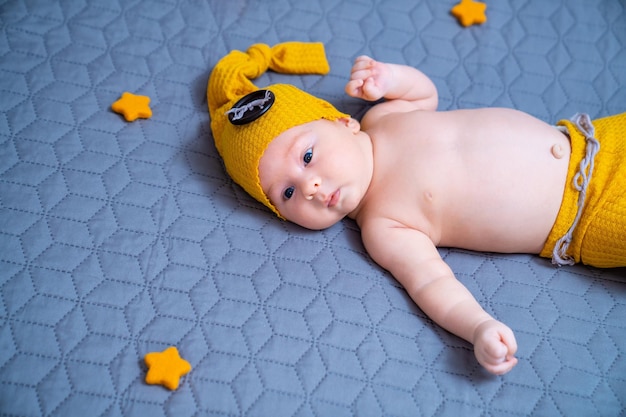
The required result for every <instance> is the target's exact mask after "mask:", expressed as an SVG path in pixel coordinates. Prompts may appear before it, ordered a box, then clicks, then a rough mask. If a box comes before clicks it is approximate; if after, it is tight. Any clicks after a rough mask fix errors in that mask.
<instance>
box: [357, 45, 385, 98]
mask: <svg viewBox="0 0 626 417" xmlns="http://www.w3.org/2000/svg"><path fill="white" fill-rule="evenodd" d="M391 72H392V71H391V69H390V68H389V66H388V65H386V64H385V63H383V62H378V61H375V60H373V59H372V58H370V57H368V56H365V55H363V56H360V57H358V58H357V59H356V60H355V61H354V65H353V66H352V73H351V74H350V81H348V84H346V93H347V94H348V95H350V96H352V97H356V98H362V99H365V100H369V101H375V100H378V99H380V98H383V97H384V96H385V94H386V93H387V92H388V91H389V83H390V81H391V78H392V74H391Z"/></svg>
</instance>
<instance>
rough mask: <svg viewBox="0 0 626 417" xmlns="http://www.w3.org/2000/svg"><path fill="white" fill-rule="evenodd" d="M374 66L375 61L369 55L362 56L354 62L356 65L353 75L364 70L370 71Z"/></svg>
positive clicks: (353, 66)
mask: <svg viewBox="0 0 626 417" xmlns="http://www.w3.org/2000/svg"><path fill="white" fill-rule="evenodd" d="M373 65H374V60H373V59H372V58H370V57H369V56H367V55H361V56H360V57H358V58H357V59H355V60H354V64H353V65H352V73H355V72H356V71H361V70H364V69H369V68H371V67H372V66H373Z"/></svg>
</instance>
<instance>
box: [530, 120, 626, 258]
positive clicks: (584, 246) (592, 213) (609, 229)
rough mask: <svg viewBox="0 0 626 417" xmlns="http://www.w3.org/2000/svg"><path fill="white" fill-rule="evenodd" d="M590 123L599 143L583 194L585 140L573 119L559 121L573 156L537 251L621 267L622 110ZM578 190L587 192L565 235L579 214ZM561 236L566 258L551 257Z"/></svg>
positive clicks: (624, 192)
mask: <svg viewBox="0 0 626 417" xmlns="http://www.w3.org/2000/svg"><path fill="white" fill-rule="evenodd" d="M592 123H593V128H595V134H594V137H595V139H597V141H598V142H599V144H600V147H599V150H598V152H597V154H596V156H595V158H594V163H593V165H592V166H591V168H593V169H592V170H591V169H588V170H587V175H589V173H591V179H590V181H589V184H588V187H587V188H586V193H585V191H583V190H581V187H580V185H581V184H582V182H583V179H582V178H581V176H580V175H578V176H577V173H580V171H581V169H582V170H583V171H584V169H583V168H581V162H584V159H585V158H586V157H587V159H589V158H588V156H589V155H588V146H589V145H588V141H587V139H586V136H585V134H584V132H581V130H580V129H579V128H578V127H577V126H576V124H574V123H573V122H572V121H568V120H562V121H560V122H559V123H558V124H559V125H561V126H565V127H567V130H568V131H569V135H570V138H571V146H572V154H571V157H570V161H569V168H568V174H567V183H566V184H565V192H564V194H563V202H562V203H561V208H560V210H559V214H558V217H557V220H556V222H555V224H554V226H553V227H552V231H551V232H550V235H549V236H548V240H547V242H546V244H545V246H544V247H543V250H542V251H541V254H540V255H541V256H543V257H546V258H552V262H553V263H557V264H567V263H573V262H582V263H584V264H587V265H592V266H596V267H600V268H612V267H618V266H626V113H622V114H618V115H615V116H610V117H605V118H602V119H597V120H594V121H593V122H592ZM576 182H578V185H579V186H578V187H577V186H576ZM581 193H585V194H586V195H585V196H584V206H583V207H581V208H580V210H581V212H580V214H579V218H578V223H577V225H576V226H575V227H574V228H573V230H572V232H571V233H570V234H568V231H569V230H570V228H571V227H572V225H573V224H574V223H575V221H576V218H577V215H578V211H579V203H580V196H581ZM564 237H565V238H564ZM562 238H564V239H562ZM563 240H566V242H565V243H566V246H567V250H566V251H565V258H566V261H565V262H562V261H559V260H558V259H557V257H555V252H556V251H555V246H556V247H557V248H558V247H559V246H563ZM559 241H560V242H559ZM568 261H572V262H568Z"/></svg>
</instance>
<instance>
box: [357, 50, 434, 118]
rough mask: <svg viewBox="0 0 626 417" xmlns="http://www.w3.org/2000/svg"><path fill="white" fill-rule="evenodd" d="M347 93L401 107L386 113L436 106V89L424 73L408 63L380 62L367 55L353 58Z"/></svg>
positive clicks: (428, 108) (387, 105) (430, 108)
mask: <svg viewBox="0 0 626 417" xmlns="http://www.w3.org/2000/svg"><path fill="white" fill-rule="evenodd" d="M346 93H347V94H348V95H350V96H352V97H356V98H362V99H364V100H368V101H376V100H379V99H381V98H385V99H387V100H389V101H388V102H387V103H384V104H385V106H386V107H394V106H395V107H398V108H396V109H392V110H388V111H387V112H389V111H410V110H417V109H421V110H436V109H437V101H438V98H437V89H436V87H435V85H434V84H433V82H432V81H431V79H430V78H428V77H427V76H426V75H425V74H423V73H422V72H421V71H419V70H418V69H416V68H413V67H409V66H407V65H397V64H389V63H384V62H378V61H376V60H374V59H372V58H370V57H368V56H360V57H358V58H357V59H356V60H355V61H354V65H353V66H352V73H351V74H350V81H348V83H347V84H346ZM396 101H397V102H396ZM390 103H395V104H390Z"/></svg>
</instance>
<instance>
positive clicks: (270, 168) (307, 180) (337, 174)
mask: <svg viewBox="0 0 626 417" xmlns="http://www.w3.org/2000/svg"><path fill="white" fill-rule="evenodd" d="M366 141H367V142H366ZM368 153H369V154H368ZM371 159H372V157H371V144H370V143H369V137H368V136H367V135H365V134H363V133H362V132H360V126H359V123H358V122H357V121H356V120H354V119H339V120H336V121H332V122H331V121H328V120H317V121H314V122H310V123H306V124H303V125H300V126H296V127H293V128H291V129H289V130H287V131H285V132H283V133H282V134H280V135H279V136H278V137H276V138H275V139H274V140H273V141H272V142H270V144H269V146H268V147H267V149H266V150H265V153H264V154H263V156H262V157H261V161H260V163H259V177H260V179H261V187H262V188H263V191H264V192H265V194H266V195H267V196H268V198H269V199H270V201H271V202H272V204H274V206H275V207H276V208H277V209H278V211H279V212H280V214H281V215H282V216H283V217H285V218H286V219H287V220H289V221H292V222H294V223H297V224H299V225H301V226H303V227H306V228H308V229H316V230H318V229H325V228H327V227H330V226H332V225H333V224H335V223H337V222H338V221H340V220H341V219H343V218H344V217H345V216H348V215H350V213H352V212H353V211H354V210H355V209H356V208H357V207H358V205H359V203H360V202H361V199H362V198H363V196H364V195H365V193H366V192H367V188H368V187H369V183H370V180H371V178H372V163H371Z"/></svg>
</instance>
